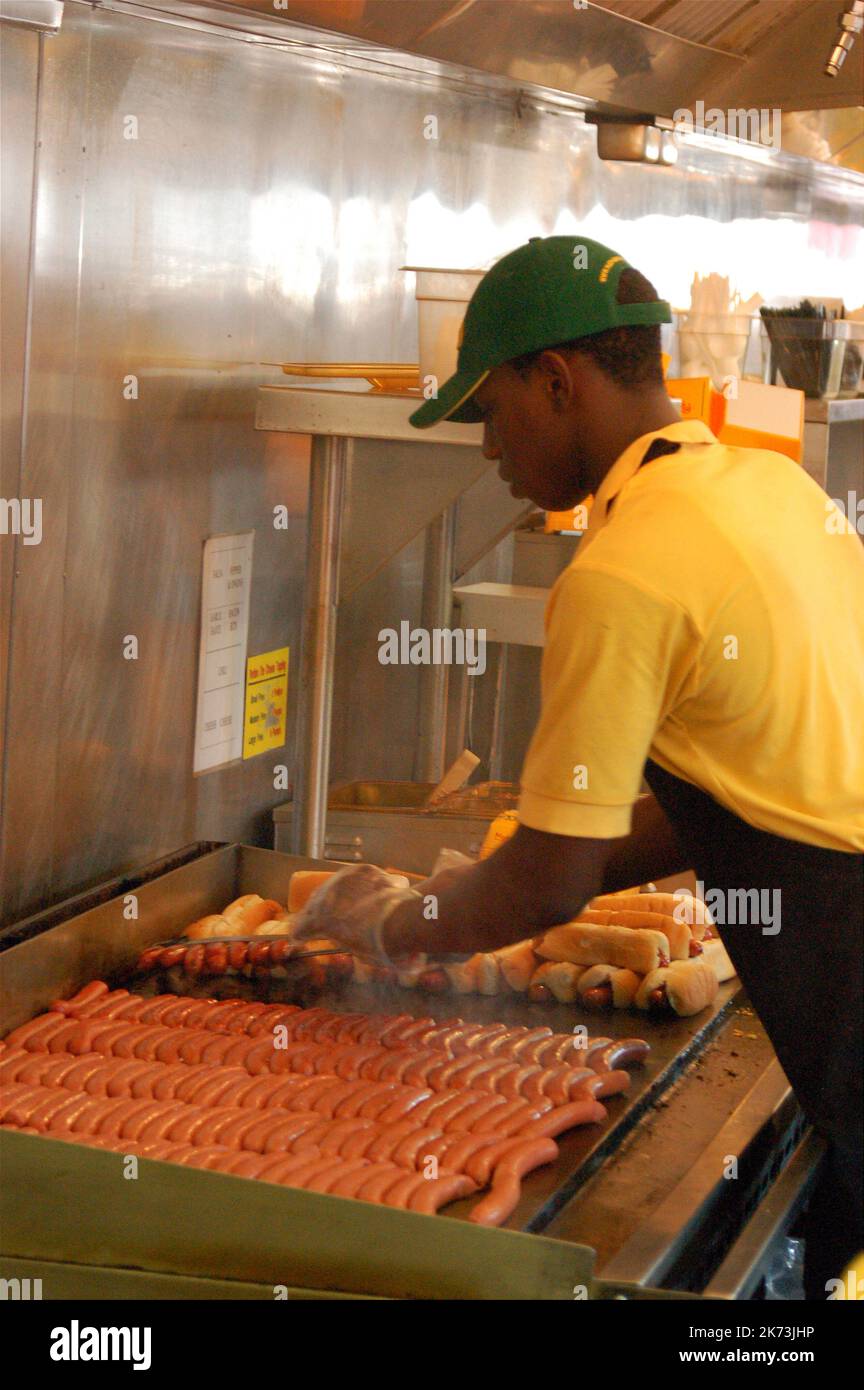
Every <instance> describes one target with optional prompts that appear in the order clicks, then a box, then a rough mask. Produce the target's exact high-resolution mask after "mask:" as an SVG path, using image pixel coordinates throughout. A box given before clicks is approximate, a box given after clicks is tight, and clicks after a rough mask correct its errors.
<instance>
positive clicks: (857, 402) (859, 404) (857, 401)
mask: <svg viewBox="0 0 864 1390" xmlns="http://www.w3.org/2000/svg"><path fill="white" fill-rule="evenodd" d="M846 420H864V396H855V397H853V398H852V399H851V400H841V401H808V400H805V402H804V421H805V424H808V425H839V424H841V423H844V422H845V421H846Z"/></svg>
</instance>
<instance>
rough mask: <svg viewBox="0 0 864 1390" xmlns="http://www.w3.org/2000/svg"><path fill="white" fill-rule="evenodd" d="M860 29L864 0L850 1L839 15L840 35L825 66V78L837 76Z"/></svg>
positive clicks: (863, 22) (862, 25)
mask: <svg viewBox="0 0 864 1390" xmlns="http://www.w3.org/2000/svg"><path fill="white" fill-rule="evenodd" d="M862 29H864V0H852V3H851V4H850V5H849V6H847V8H846V9H845V10H844V12H843V14H841V15H840V35H839V37H838V39H837V42H836V43H835V45H834V47H833V48H832V49H831V56H830V58H829V59H828V62H827V63H826V64H825V76H826V77H836V76H837V74H838V72H839V71H840V69H841V68H842V66H843V64H844V63H845V62H846V54H847V53H848V52H849V50H850V48H851V47H852V45H853V43H854V42H855V35H856V34H860V33H861V30H862Z"/></svg>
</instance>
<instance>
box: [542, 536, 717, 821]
mask: <svg viewBox="0 0 864 1390" xmlns="http://www.w3.org/2000/svg"><path fill="white" fill-rule="evenodd" d="M698 660H699V634H698V631H697V630H696V628H695V625H694V623H693V621H692V619H691V618H690V616H689V614H688V613H687V612H686V610H684V609H683V608H682V607H681V606H680V605H679V604H678V603H676V602H675V601H674V600H673V599H670V598H669V597H668V596H666V595H663V594H659V593H654V592H652V591H651V590H650V589H649V588H646V587H645V586H643V585H642V584H641V583H640V582H638V581H636V580H634V578H633V577H632V576H630V575H626V574H621V573H618V572H616V571H615V570H613V569H611V568H604V567H601V566H596V565H594V566H592V565H588V564H584V565H581V566H580V565H579V564H578V563H577V564H575V565H573V566H572V567H571V568H570V569H569V570H567V571H565V573H564V575H563V576H562V577H561V579H560V580H559V581H558V584H557V585H556V586H555V589H554V590H553V592H552V595H551V597H550V601H549V607H548V609H547V614H546V645H545V649H544V653H543V666H542V707H541V713H540V721H539V723H538V725H537V728H536V730H535V733H534V736H533V738H532V740H531V744H530V747H529V749H528V754H527V757H526V759H525V766H524V768H523V772H522V779H521V795H520V800H519V819H520V821H521V822H522V823H523V824H524V825H527V826H529V827H531V828H532V829H534V830H546V831H550V832H551V833H553V834H557V835H576V836H587V837H589V838H595V839H607V838H616V837H620V836H623V835H627V834H629V832H630V828H631V819H632V808H633V803H634V802H635V801H636V799H637V797H638V795H639V790H640V786H641V782H642V772H643V768H644V766H645V760H646V758H647V757H648V756H649V754H650V749H651V744H652V741H653V739H654V736H655V733H656V731H657V730H658V728H660V726H661V725H662V723H663V722H664V720H665V719H666V718H667V717H669V715H670V713H671V712H672V711H673V710H674V708H675V705H676V703H677V701H678V700H679V699H680V698H681V697H682V694H683V693H684V692H685V691H686V688H687V686H688V683H689V682H690V680H691V678H692V673H693V672H694V670H695V669H696V667H697V665H698Z"/></svg>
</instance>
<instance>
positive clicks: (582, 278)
mask: <svg viewBox="0 0 864 1390" xmlns="http://www.w3.org/2000/svg"><path fill="white" fill-rule="evenodd" d="M629 268H630V267H629V266H628V264H627V261H625V260H624V258H623V256H619V255H618V254H617V252H615V251H613V250H611V248H610V247H608V246H601V244H600V242H599V241H592V240H591V239H590V237H583V236H547V237H539V236H534V237H531V239H530V240H529V241H528V242H527V244H526V245H525V246H520V247H518V249H517V250H515V251H511V252H510V254H509V255H507V256H504V257H502V259H501V260H500V261H498V262H496V264H495V265H493V267H492V269H491V270H489V271H487V273H486V274H485V275H484V276H483V279H482V280H481V281H480V283H479V285H478V286H477V288H476V290H475V291H474V293H473V295H472V296H471V301H470V303H469V305H468V308H467V310H466V311H465V318H464V321H463V323H462V330H461V334H460V338H459V357H458V361H457V365H456V371H455V373H454V375H453V376H451V377H450V378H449V380H448V381H445V382H444V385H443V386H441V387H439V389H438V395H437V396H436V397H434V398H433V399H432V400H428V401H425V402H424V403H423V405H421V406H420V408H419V410H415V411H414V414H413V415H412V416H411V417H410V423H411V424H412V425H414V426H415V427H416V428H417V429H420V430H423V429H427V428H428V427H429V425H434V424H437V422H438V421H439V420H456V421H458V422H459V423H460V424H465V425H473V424H476V423H477V422H478V421H479V420H480V419H481V416H480V412H479V411H478V409H477V407H476V405H475V404H474V402H473V401H472V399H471V397H472V396H473V394H474V392H475V391H476V390H477V387H478V386H479V385H480V383H481V381H483V380H484V379H485V378H486V377H487V376H488V375H489V373H490V371H491V370H492V368H493V367H500V366H502V365H503V363H505V362H510V361H512V360H513V358H514V357H521V356H522V354H523V353H526V352H539V351H540V350H541V349H542V348H546V347H554V346H555V344H556V343H567V342H570V341H571V340H572V339H574V338H588V337H590V336H591V335H592V334H593V333H605V332H606V330H607V329H609V328H623V327H629V326H630V325H632V324H644V323H671V321H672V310H671V308H670V307H669V304H668V303H667V302H666V300H665V299H657V300H653V301H651V302H650V303H648V304H618V303H617V301H616V298H615V296H616V294H617V291H618V279H619V277H620V275H621V272H622V270H627V269H629Z"/></svg>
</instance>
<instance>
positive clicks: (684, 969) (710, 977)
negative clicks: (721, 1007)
mask: <svg viewBox="0 0 864 1390" xmlns="http://www.w3.org/2000/svg"><path fill="white" fill-rule="evenodd" d="M718 988H719V985H718V982H717V976H716V974H715V972H714V968H713V966H712V965H711V964H710V962H709V961H707V960H705V958H704V956H697V957H696V958H695V959H694V960H676V961H673V962H672V964H671V965H669V966H667V967H666V968H665V969H661V970H652V971H650V972H649V973H648V974H647V975H646V976H645V978H644V980H643V981H642V983H641V985H640V986H639V989H638V990H637V992H636V1004H637V1007H638V1008H640V1009H646V1010H647V1009H651V1008H652V1007H656V1008H660V1009H661V1010H662V1009H663V1008H664V1007H666V1006H667V1005H668V1008H669V1009H671V1011H672V1012H673V1013H676V1014H679V1015H680V1016H681V1017H682V1018H687V1017H689V1016H690V1015H691V1014H698V1013H699V1012H700V1011H701V1010H702V1009H705V1008H707V1007H708V1005H709V1004H710V1003H711V1002H712V1001H713V1000H714V999H715V997H716V995H717V990H718ZM658 992H659V993H658Z"/></svg>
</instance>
